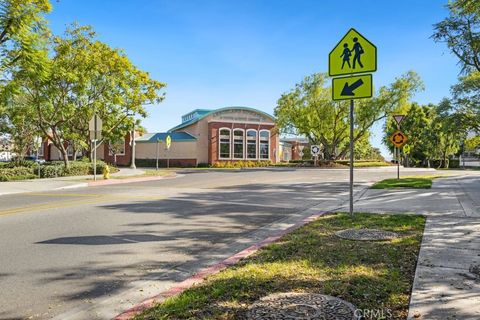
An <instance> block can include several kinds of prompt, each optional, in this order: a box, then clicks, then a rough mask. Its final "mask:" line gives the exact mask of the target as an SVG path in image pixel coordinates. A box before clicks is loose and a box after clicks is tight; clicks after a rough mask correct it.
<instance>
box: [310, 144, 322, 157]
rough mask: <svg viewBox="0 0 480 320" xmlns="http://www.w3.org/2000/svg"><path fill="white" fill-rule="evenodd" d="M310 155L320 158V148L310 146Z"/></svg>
mask: <svg viewBox="0 0 480 320" xmlns="http://www.w3.org/2000/svg"><path fill="white" fill-rule="evenodd" d="M310 153H311V154H312V156H314V157H316V156H318V154H319V153H320V146H318V145H315V144H314V145H312V146H310Z"/></svg>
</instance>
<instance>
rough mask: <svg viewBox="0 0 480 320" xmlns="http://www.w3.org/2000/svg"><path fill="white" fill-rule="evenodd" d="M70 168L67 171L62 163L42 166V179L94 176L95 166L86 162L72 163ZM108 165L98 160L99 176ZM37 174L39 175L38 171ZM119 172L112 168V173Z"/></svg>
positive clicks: (57, 162)
mask: <svg viewBox="0 0 480 320" xmlns="http://www.w3.org/2000/svg"><path fill="white" fill-rule="evenodd" d="M69 164H70V167H69V168H68V169H65V167H64V164H63V162H62V161H54V162H50V163H47V164H44V165H42V166H41V169H40V176H41V177H42V178H55V177H67V176H86V175H89V174H93V165H92V164H91V163H90V162H85V161H71V162H70V163H69ZM105 166H106V163H105V162H103V161H100V160H97V174H102V172H103V169H104V168H105ZM35 172H37V173H38V171H37V170H35ZM115 172H118V168H116V167H111V166H110V173H115Z"/></svg>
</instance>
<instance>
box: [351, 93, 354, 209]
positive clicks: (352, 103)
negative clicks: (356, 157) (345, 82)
mask: <svg viewBox="0 0 480 320" xmlns="http://www.w3.org/2000/svg"><path fill="white" fill-rule="evenodd" d="M353 106H354V102H353V99H352V100H350V216H351V217H353Z"/></svg>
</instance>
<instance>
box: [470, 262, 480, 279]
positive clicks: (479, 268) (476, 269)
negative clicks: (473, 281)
mask: <svg viewBox="0 0 480 320" xmlns="http://www.w3.org/2000/svg"><path fill="white" fill-rule="evenodd" d="M469 271H470V273H473V274H474V275H475V277H477V278H479V279H480V264H472V265H470V268H469Z"/></svg>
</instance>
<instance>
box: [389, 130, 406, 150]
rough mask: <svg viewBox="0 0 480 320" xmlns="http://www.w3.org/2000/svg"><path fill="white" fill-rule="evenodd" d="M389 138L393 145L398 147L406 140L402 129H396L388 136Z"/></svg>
mask: <svg viewBox="0 0 480 320" xmlns="http://www.w3.org/2000/svg"><path fill="white" fill-rule="evenodd" d="M389 140H390V142H392V143H393V145H394V146H395V147H397V148H400V147H401V146H403V145H404V144H405V143H406V142H407V140H408V138H407V136H406V135H405V134H404V133H403V132H402V131H400V130H397V131H395V132H394V133H393V134H392V135H391V136H390V138H389Z"/></svg>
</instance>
